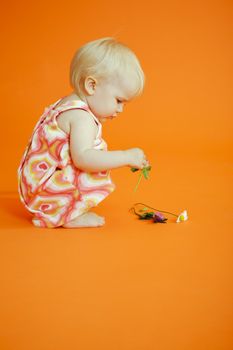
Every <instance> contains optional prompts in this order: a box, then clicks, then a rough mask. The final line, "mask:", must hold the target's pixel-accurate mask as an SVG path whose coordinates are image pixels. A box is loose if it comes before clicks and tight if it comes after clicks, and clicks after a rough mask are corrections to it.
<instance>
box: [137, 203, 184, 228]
mask: <svg viewBox="0 0 233 350" xmlns="http://www.w3.org/2000/svg"><path fill="white" fill-rule="evenodd" d="M142 206H143V207H142ZM151 209H152V210H153V211H151ZM130 211H131V212H133V213H134V214H135V215H137V216H138V218H139V220H152V222H154V223H163V224H164V223H166V221H167V220H168V219H167V218H165V217H164V216H163V214H161V212H162V213H166V214H170V215H173V216H175V217H176V218H177V220H176V222H177V223H179V222H182V221H186V220H188V214H187V210H184V211H183V212H182V213H181V214H180V215H177V214H173V213H171V212H169V211H164V210H158V209H155V208H152V207H150V206H149V205H146V204H143V203H135V204H134V206H133V207H132V208H131V209H130Z"/></svg>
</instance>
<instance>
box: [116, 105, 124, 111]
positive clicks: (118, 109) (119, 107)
mask: <svg viewBox="0 0 233 350" xmlns="http://www.w3.org/2000/svg"><path fill="white" fill-rule="evenodd" d="M123 108H124V106H123V103H119V104H118V106H117V113H121V112H123Z"/></svg>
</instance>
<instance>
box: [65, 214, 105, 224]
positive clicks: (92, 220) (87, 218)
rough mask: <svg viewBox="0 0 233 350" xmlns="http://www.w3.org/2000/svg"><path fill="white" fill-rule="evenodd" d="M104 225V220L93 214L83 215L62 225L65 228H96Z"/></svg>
mask: <svg viewBox="0 0 233 350" xmlns="http://www.w3.org/2000/svg"><path fill="white" fill-rule="evenodd" d="M104 224H105V219H104V217H102V216H99V215H97V214H95V213H92V212H88V213H84V214H82V215H80V216H78V217H76V218H75V219H73V220H71V221H69V222H67V223H66V224H64V225H63V227H65V228H76V227H98V226H103V225H104Z"/></svg>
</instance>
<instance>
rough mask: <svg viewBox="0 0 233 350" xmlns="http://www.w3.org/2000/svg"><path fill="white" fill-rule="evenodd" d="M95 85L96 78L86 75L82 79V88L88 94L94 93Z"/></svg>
mask: <svg viewBox="0 0 233 350" xmlns="http://www.w3.org/2000/svg"><path fill="white" fill-rule="evenodd" d="M96 86H97V80H96V79H95V78H93V77H92V76H88V77H86V79H85V81H84V88H85V90H86V93H87V94H88V95H94V93H95V90H96Z"/></svg>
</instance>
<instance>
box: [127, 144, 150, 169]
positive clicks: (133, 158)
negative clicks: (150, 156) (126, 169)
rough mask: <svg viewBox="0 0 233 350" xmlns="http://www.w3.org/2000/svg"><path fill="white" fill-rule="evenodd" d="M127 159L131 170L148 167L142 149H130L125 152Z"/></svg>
mask: <svg viewBox="0 0 233 350" xmlns="http://www.w3.org/2000/svg"><path fill="white" fill-rule="evenodd" d="M126 152H127V157H128V166H130V167H133V168H138V169H142V168H144V167H146V166H148V165H149V162H148V160H147V159H146V156H145V154H144V152H143V150H142V149H140V148H131V149H128V150H126Z"/></svg>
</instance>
